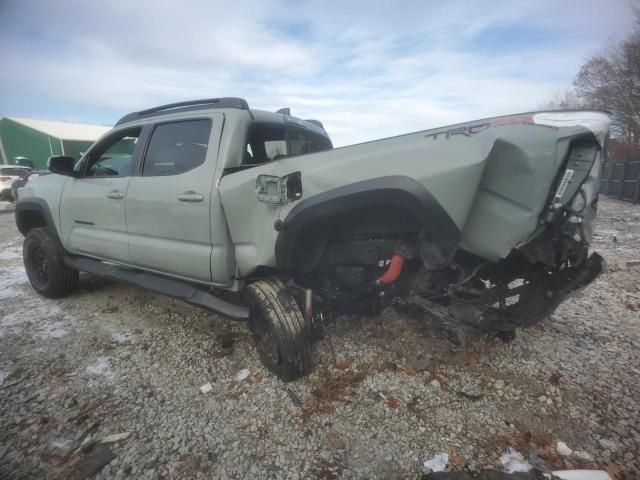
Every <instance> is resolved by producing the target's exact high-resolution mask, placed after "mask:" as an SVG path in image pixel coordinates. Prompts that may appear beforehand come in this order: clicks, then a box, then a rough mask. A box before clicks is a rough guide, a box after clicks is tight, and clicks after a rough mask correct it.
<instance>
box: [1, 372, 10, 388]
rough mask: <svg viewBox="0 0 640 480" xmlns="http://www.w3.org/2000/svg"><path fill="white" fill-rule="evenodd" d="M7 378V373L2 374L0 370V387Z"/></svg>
mask: <svg viewBox="0 0 640 480" xmlns="http://www.w3.org/2000/svg"><path fill="white" fill-rule="evenodd" d="M8 376H9V372H3V371H2V370H0V385H2V384H3V383H4V381H5V380H6V379H7V377H8Z"/></svg>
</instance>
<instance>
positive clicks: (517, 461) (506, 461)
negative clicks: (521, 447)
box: [500, 448, 533, 473]
mask: <svg viewBox="0 0 640 480" xmlns="http://www.w3.org/2000/svg"><path fill="white" fill-rule="evenodd" d="M500 463H502V466H503V467H504V471H505V472H506V473H518V472H523V473H526V472H528V471H529V470H531V469H532V468H533V465H531V464H530V463H529V462H527V461H526V460H525V459H524V457H523V456H522V455H521V454H520V453H519V452H517V451H516V450H514V449H513V448H508V449H507V451H506V452H505V453H504V454H502V456H501V457H500Z"/></svg>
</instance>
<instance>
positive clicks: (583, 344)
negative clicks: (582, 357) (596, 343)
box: [576, 338, 589, 349]
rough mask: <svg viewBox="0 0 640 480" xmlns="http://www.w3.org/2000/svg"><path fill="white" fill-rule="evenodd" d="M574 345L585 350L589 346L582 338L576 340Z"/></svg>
mask: <svg viewBox="0 0 640 480" xmlns="http://www.w3.org/2000/svg"><path fill="white" fill-rule="evenodd" d="M576 345H577V346H578V347H580V348H584V349H587V348H589V344H588V343H587V341H586V340H585V339H584V338H578V339H577V340H576Z"/></svg>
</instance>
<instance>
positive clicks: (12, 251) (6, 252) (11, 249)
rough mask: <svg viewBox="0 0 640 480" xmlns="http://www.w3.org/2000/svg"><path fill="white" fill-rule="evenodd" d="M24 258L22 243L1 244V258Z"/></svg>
mask: <svg viewBox="0 0 640 480" xmlns="http://www.w3.org/2000/svg"><path fill="white" fill-rule="evenodd" d="M18 258H22V245H16V244H14V243H7V244H4V245H0V260H14V259H18Z"/></svg>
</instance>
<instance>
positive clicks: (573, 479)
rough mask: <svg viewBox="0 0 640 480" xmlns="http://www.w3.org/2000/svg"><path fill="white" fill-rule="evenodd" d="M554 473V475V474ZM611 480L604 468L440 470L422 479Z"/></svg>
mask: <svg viewBox="0 0 640 480" xmlns="http://www.w3.org/2000/svg"><path fill="white" fill-rule="evenodd" d="M552 475H553V476H552ZM546 479H553V480H557V479H560V480H611V477H610V476H609V475H608V474H607V472H603V471H602V470H560V471H554V472H552V473H551V474H548V473H542V472H539V471H537V470H533V471H531V472H517V473H503V472H499V471H497V470H482V471H480V472H440V473H430V474H428V475H424V476H423V477H422V480H546Z"/></svg>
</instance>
